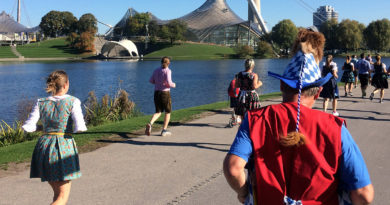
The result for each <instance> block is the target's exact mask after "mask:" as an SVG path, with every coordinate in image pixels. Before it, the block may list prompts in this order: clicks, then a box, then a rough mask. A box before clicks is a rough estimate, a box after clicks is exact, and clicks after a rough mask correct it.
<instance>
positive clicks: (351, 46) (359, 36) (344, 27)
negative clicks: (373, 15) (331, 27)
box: [337, 19, 363, 51]
mask: <svg viewBox="0 0 390 205" xmlns="http://www.w3.org/2000/svg"><path fill="white" fill-rule="evenodd" d="M337 37H338V40H337V41H338V42H339V48H341V49H344V50H346V51H348V50H354V51H356V50H357V49H358V48H360V46H361V45H362V42H363V30H362V29H361V26H360V24H359V22H357V21H351V20H349V19H346V20H343V21H342V22H341V23H340V24H339V26H338V29H337Z"/></svg>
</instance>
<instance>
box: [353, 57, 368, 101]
mask: <svg viewBox="0 0 390 205" xmlns="http://www.w3.org/2000/svg"><path fill="white" fill-rule="evenodd" d="M356 69H358V71H359V81H360V88H361V90H362V98H364V97H366V90H367V87H368V82H369V81H371V75H370V74H371V64H370V62H368V61H367V60H366V59H364V53H362V54H360V60H359V61H358V62H357V65H356Z"/></svg>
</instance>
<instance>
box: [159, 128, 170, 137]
mask: <svg viewBox="0 0 390 205" xmlns="http://www.w3.org/2000/svg"><path fill="white" fill-rule="evenodd" d="M171 135H172V133H171V132H169V131H168V130H162V131H161V136H163V137H166V136H171Z"/></svg>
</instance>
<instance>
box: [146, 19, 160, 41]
mask: <svg viewBox="0 0 390 205" xmlns="http://www.w3.org/2000/svg"><path fill="white" fill-rule="evenodd" d="M148 29H149V35H150V36H153V37H156V36H158V35H159V33H160V30H161V28H160V26H159V25H158V24H157V21H156V20H151V21H149V24H148Z"/></svg>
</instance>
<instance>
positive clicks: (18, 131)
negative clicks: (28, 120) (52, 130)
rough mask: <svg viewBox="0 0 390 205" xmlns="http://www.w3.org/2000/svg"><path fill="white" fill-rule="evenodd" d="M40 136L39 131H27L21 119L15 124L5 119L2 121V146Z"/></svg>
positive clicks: (0, 139)
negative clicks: (8, 122) (24, 129)
mask: <svg viewBox="0 0 390 205" xmlns="http://www.w3.org/2000/svg"><path fill="white" fill-rule="evenodd" d="M39 136H40V134H39V133H37V132H32V133H25V132H24V131H23V128H22V122H20V121H17V122H16V123H15V124H14V125H13V126H10V125H8V124H7V123H6V122H4V121H2V122H0V147H4V146H8V145H11V144H16V143H21V142H24V141H29V140H33V139H35V138H38V137H39Z"/></svg>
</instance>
